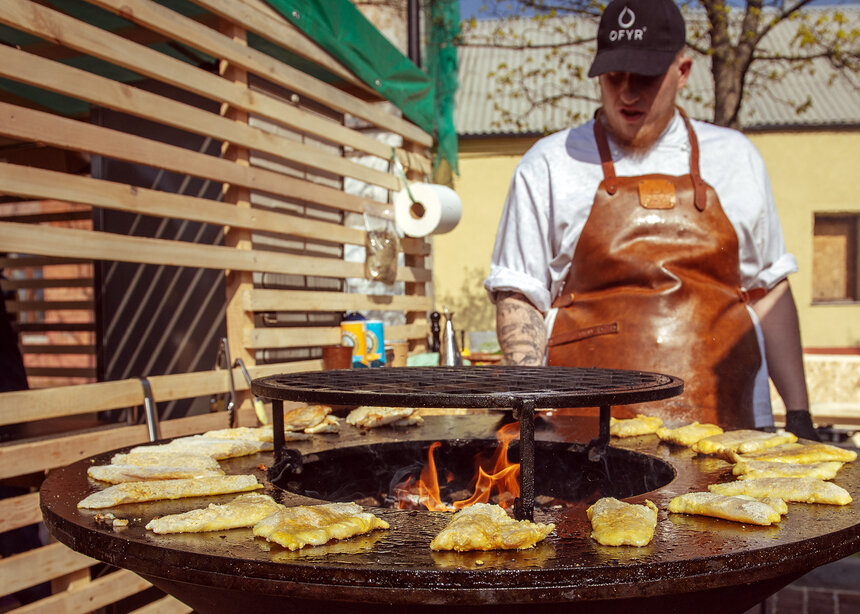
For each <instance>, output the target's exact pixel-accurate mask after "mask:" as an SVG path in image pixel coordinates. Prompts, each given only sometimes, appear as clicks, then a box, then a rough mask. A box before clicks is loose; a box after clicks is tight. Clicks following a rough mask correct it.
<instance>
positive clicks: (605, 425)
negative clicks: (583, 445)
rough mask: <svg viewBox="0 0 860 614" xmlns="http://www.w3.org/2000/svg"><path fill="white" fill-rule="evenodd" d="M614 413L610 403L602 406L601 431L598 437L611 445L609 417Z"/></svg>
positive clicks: (604, 443) (601, 441)
mask: <svg viewBox="0 0 860 614" xmlns="http://www.w3.org/2000/svg"><path fill="white" fill-rule="evenodd" d="M611 415H612V412H611V411H610V407H609V405H601V406H600V431H599V434H598V439H599V440H600V443H601V444H603V445H604V446H607V445H609V417H610V416H611Z"/></svg>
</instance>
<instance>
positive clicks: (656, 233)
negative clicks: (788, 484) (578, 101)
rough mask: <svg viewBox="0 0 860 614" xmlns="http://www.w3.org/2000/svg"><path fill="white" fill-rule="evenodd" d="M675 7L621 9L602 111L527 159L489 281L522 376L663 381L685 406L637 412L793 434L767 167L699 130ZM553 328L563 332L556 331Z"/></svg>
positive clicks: (614, 19)
mask: <svg viewBox="0 0 860 614" xmlns="http://www.w3.org/2000/svg"><path fill="white" fill-rule="evenodd" d="M685 42H686V32H685V24H684V20H683V17H682V15H681V13H680V11H679V10H678V7H677V6H676V5H675V3H674V2H672V1H671V0H614V1H613V2H611V3H610V4H609V5H608V6H607V8H606V10H605V11H604V13H603V16H602V18H601V21H600V26H599V30H598V36H597V53H596V56H595V58H594V61H593V63H592V65H591V68H590V70H589V76H590V77H597V78H598V80H599V85H600V92H601V102H602V107H601V109H600V110H599V111H598V112H597V114H596V115H595V118H594V119H593V120H591V121H589V122H587V123H586V124H584V125H582V126H579V127H576V128H571V129H568V130H564V131H562V132H559V133H556V134H554V135H550V136H548V137H546V138H544V139H542V140H540V141H539V142H538V143H537V144H536V145H535V146H534V147H532V148H531V149H530V150H529V151H528V152H527V153H526V154H525V155H524V157H523V159H522V160H521V162H520V164H519V165H518V167H517V170H516V172H515V174H514V178H513V180H512V183H511V187H510V191H509V193H508V198H507V201H506V203H505V208H504V212H503V214H502V218H501V222H500V225H499V230H498V235H497V237H496V245H495V249H494V252H493V258H492V266H491V270H490V275H489V277H488V278H487V279H486V281H485V283H484V285H485V288H486V289H487V290H488V292H489V294H490V296H491V299H492V300H493V302H494V303H495V304H496V314H497V315H496V318H497V332H498V336H499V342H500V345H501V347H502V350H503V352H504V354H505V360H506V362H507V363H508V364H518V365H540V364H544V363H546V364H549V365H563V366H576V367H603V368H616V369H632V370H640V371H657V372H661V373H666V374H669V375H675V376H678V377H681V378H683V379H684V382H685V390H684V393H683V394H682V395H680V396H678V397H675V398H673V399H669V400H667V401H663V402H660V403H659V404H646V405H637V406H635V409H636V411H640V412H642V413H648V414H653V415H658V416H660V417H661V418H663V419H664V421H672V422H691V421H694V420H698V421H699V422H711V423H715V424H718V425H720V426H722V427H723V428H769V427H772V425H773V416H772V410H771V405H770V396H769V387H768V375H770V377H771V378H772V379H773V381H774V384H775V386H776V388H777V390H778V392H779V393H780V395H781V396H782V398H783V400H784V401H785V404H786V407H787V408H788V415H787V427H788V429H789V430H791V431H792V432H794V433H795V434H797V435H798V436H801V437H806V438H817V436H816V434H815V430H814V428H813V425H812V421H811V418H810V415H809V411H808V407H809V402H808V397H807V390H806V382H805V378H804V373H803V362H802V355H801V345H800V332H799V327H798V320H797V311H796V308H795V304H794V299H793V297H792V294H791V289H790V287H789V282H788V280H787V276H788V275H789V274H790V273H793V272H795V271H796V270H797V264H796V261H795V259H794V257H793V256H792V255H791V254H789V253H787V251H786V248H785V242H784V239H783V236H782V229H781V226H780V222H779V219H778V217H777V214H776V209H775V206H774V202H773V196H772V194H771V188H770V181H769V178H768V175H767V171H766V169H765V167H764V163H763V161H762V159H761V156H760V155H759V153H758V152H757V150H756V149H755V148H754V146H753V145H752V144H751V143H750V142H749V140H748V139H747V138H746V137H745V136H743V135H742V134H741V133H739V132H737V131H734V130H729V129H726V128H722V127H718V126H713V125H710V124H706V123H704V122H699V121H691V120H689V119H688V118H687V116H686V115H685V114H684V112H683V111H682V110H681V109H680V107H678V106H676V102H675V100H676V97H677V95H678V93H679V91H680V90H681V89H682V88H683V87H684V85H685V84H686V82H687V79H688V77H689V74H690V70H691V66H692V60H691V59H690V58H689V57H687V56H686V54H685V51H684V47H685ZM547 331H549V332H547Z"/></svg>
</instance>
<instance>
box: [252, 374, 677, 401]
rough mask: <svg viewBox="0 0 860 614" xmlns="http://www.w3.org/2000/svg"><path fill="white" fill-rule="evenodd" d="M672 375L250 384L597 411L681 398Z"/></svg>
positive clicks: (344, 396)
mask: <svg viewBox="0 0 860 614" xmlns="http://www.w3.org/2000/svg"><path fill="white" fill-rule="evenodd" d="M683 388H684V383H683V381H682V380H680V379H679V378H677V377H672V376H670V375H663V374H660V373H649V372H644V371H622V370H614V369H585V368H572V367H512V366H470V367H404V368H397V367H394V368H385V369H340V370H334V371H313V372H306V373H292V374H283V375H274V376H271V377H264V378H260V379H257V380H254V382H253V384H252V387H251V390H252V391H253V393H254V394H256V395H257V396H261V397H266V398H269V399H280V400H290V401H304V402H306V403H334V404H342V405H391V406H399V405H408V406H412V407H457V406H460V407H499V408H506V407H516V406H517V405H518V404H519V403H521V402H522V399H525V398H528V399H532V400H534V402H535V406H536V407H537V408H555V407H597V406H601V405H620V404H628V403H641V402H644V401H658V400H661V399H666V398H669V397H673V396H675V395H677V394H680V393H681V391H682V390H683Z"/></svg>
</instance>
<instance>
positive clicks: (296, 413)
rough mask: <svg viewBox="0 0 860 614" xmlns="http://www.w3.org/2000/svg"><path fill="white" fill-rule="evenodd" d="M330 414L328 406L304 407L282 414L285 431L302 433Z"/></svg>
mask: <svg viewBox="0 0 860 614" xmlns="http://www.w3.org/2000/svg"><path fill="white" fill-rule="evenodd" d="M330 413H331V407H329V406H328V405H305V406H303V407H295V408H293V409H290V410H287V411H285V412H284V430H285V431H304V430H305V429H309V428H312V427H314V426H316V425H318V424H319V423H320V422H322V421H323V420H325V418H326V416H328V415H329V414H330Z"/></svg>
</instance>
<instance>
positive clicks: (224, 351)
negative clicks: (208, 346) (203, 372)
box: [215, 337, 236, 427]
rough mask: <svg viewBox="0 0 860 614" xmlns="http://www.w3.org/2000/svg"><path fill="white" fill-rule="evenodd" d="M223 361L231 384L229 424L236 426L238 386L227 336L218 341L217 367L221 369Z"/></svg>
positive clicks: (228, 408) (227, 407) (228, 404)
mask: <svg viewBox="0 0 860 614" xmlns="http://www.w3.org/2000/svg"><path fill="white" fill-rule="evenodd" d="M222 361H223V363H224V367H225V368H226V369H227V384H228V386H229V390H230V392H229V395H230V397H229V400H228V401H227V406H226V410H227V420H228V423H229V425H230V426H231V427H232V426H235V425H234V421H235V417H236V416H235V411H234V410H235V408H236V387H235V386H234V384H233V369H232V361H231V360H230V346H229V344H228V343H227V337H221V341H220V342H219V343H218V355H217V356H216V357H215V368H216V369H220V368H221V366H222Z"/></svg>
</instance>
